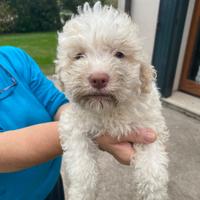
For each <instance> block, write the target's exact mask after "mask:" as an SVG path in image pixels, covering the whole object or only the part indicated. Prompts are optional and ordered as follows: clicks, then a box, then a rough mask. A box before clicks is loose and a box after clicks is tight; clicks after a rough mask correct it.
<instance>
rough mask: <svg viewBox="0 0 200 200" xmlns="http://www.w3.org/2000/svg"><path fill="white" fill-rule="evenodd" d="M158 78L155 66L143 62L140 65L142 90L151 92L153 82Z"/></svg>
mask: <svg viewBox="0 0 200 200" xmlns="http://www.w3.org/2000/svg"><path fill="white" fill-rule="evenodd" d="M155 79H156V70H155V69H154V67H153V66H151V65H149V64H146V63H141V67H140V81H141V83H142V84H141V92H142V93H149V92H150V91H151V86H152V82H153V81H154V80H155Z"/></svg>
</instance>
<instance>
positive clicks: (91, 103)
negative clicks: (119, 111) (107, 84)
mask: <svg viewBox="0 0 200 200" xmlns="http://www.w3.org/2000/svg"><path fill="white" fill-rule="evenodd" d="M76 103H78V104H79V105H80V106H81V107H82V108H84V109H87V110H90V111H94V112H98V113H100V112H104V111H109V110H112V109H114V108H116V107H117V105H118V101H117V99H116V98H115V97H114V96H112V95H85V96H82V97H80V98H77V99H76Z"/></svg>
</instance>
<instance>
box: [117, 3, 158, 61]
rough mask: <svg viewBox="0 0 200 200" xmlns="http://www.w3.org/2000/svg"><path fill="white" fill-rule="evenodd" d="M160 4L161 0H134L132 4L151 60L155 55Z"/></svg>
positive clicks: (132, 10)
mask: <svg viewBox="0 0 200 200" xmlns="http://www.w3.org/2000/svg"><path fill="white" fill-rule="evenodd" d="M119 1H121V0H119ZM159 4H160V0H132V4H131V5H132V6H131V13H132V18H133V21H134V22H135V23H136V24H138V26H139V29H140V33H141V37H142V38H143V39H144V40H143V44H144V50H145V52H146V53H147V56H148V57H149V61H151V59H152V56H153V48H154V40H155V35H156V27H157V18H158V11H159Z"/></svg>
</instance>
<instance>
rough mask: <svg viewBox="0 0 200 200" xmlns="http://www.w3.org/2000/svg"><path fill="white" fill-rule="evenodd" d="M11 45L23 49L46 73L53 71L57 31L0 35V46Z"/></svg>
mask: <svg viewBox="0 0 200 200" xmlns="http://www.w3.org/2000/svg"><path fill="white" fill-rule="evenodd" d="M4 45H11V46H16V47H20V48H22V49H24V50H25V51H26V52H28V54H29V55H31V57H33V58H34V59H35V61H36V62H37V63H38V64H39V66H40V68H41V69H42V71H43V72H44V73H45V74H46V75H49V74H53V73H54V63H53V61H54V60H55V58H56V45H57V33H56V32H45V33H23V34H3V35H0V46H4Z"/></svg>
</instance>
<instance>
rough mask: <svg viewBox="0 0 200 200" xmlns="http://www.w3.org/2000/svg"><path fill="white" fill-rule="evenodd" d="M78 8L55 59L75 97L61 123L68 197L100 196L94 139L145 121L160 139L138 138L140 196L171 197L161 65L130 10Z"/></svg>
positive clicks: (88, 199) (144, 199)
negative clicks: (151, 58) (153, 61)
mask: <svg viewBox="0 0 200 200" xmlns="http://www.w3.org/2000/svg"><path fill="white" fill-rule="evenodd" d="M78 10H79V14H78V15H76V16H74V17H73V18H72V19H71V20H70V21H68V22H67V23H66V25H65V26H64V28H63V32H61V33H59V44H58V55H57V60H56V65H57V75H58V77H59V80H60V82H61V83H62V85H63V89H64V92H65V94H66V96H67V97H68V98H69V99H70V102H71V107H70V108H69V109H67V110H66V111H65V112H64V113H63V114H62V117H61V120H60V125H59V131H60V139H61V144H62V148H63V150H64V155H63V159H64V161H65V162H66V171H67V174H68V177H69V181H70V187H69V191H68V197H69V200H95V199H96V194H97V192H98V191H96V187H97V184H98V166H97V163H96V152H97V147H96V145H95V144H94V142H93V141H92V139H94V138H95V137H97V136H99V135H101V134H104V133H110V134H111V135H112V136H113V137H120V136H122V135H126V134H129V133H130V132H133V131H135V130H137V129H138V128H142V127H143V128H144V127H148V128H151V129H153V130H154V131H155V132H156V133H157V141H156V142H155V143H153V144H149V145H134V148H135V149H136V151H137V153H136V155H135V157H134V159H133V160H132V166H130V167H132V168H133V174H132V176H133V188H135V189H136V192H137V196H136V197H135V196H134V197H133V199H139V200H166V199H167V183H168V172H167V165H168V158H167V154H166V152H165V146H164V143H165V142H166V141H167V138H168V131H167V128H166V125H165V120H164V118H163V116H162V114H161V103H160V100H159V93H158V90H157V88H156V86H155V71H154V68H153V66H151V65H150V64H149V63H148V62H147V61H146V60H145V58H144V54H143V49H142V46H141V44H140V39H139V37H138V30H137V27H136V25H135V24H134V23H133V22H132V21H131V18H130V17H129V16H128V15H126V14H125V13H121V12H119V11H117V10H115V9H114V8H112V7H108V6H103V7H102V6H101V3H100V2H97V3H96V4H95V5H94V7H92V8H91V7H90V6H89V4H88V3H85V4H84V6H83V7H82V8H79V9H78ZM114 184H120V183H114ZM122 187H123V186H122Z"/></svg>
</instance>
